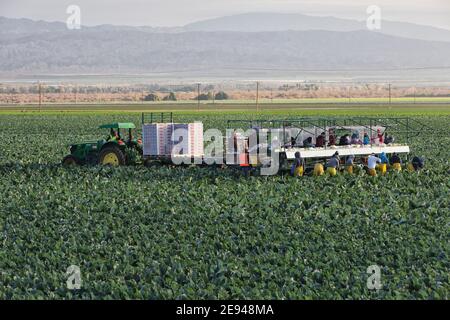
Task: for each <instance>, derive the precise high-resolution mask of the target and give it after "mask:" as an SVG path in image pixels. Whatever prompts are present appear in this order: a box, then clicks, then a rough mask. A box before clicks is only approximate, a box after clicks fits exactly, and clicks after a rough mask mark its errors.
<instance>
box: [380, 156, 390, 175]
mask: <svg viewBox="0 0 450 320" xmlns="http://www.w3.org/2000/svg"><path fill="white" fill-rule="evenodd" d="M380 160H381V163H380V164H379V165H378V170H379V171H380V172H381V174H385V173H386V171H387V164H388V163H389V160H388V158H387V156H386V153H385V152H382V153H381V155H380Z"/></svg>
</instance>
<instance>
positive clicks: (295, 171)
mask: <svg viewBox="0 0 450 320" xmlns="http://www.w3.org/2000/svg"><path fill="white" fill-rule="evenodd" d="M304 167H305V165H304V160H303V159H302V158H301V157H300V152H298V151H297V152H296V153H295V160H294V164H293V165H292V167H291V174H292V175H293V176H294V177H301V176H303V173H304V171H305V169H304Z"/></svg>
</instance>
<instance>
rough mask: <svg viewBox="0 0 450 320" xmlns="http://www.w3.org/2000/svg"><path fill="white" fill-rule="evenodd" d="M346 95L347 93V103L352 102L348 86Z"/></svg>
mask: <svg viewBox="0 0 450 320" xmlns="http://www.w3.org/2000/svg"><path fill="white" fill-rule="evenodd" d="M347 95H348V103H349V104H350V103H351V102H352V101H351V97H350V86H348V88H347Z"/></svg>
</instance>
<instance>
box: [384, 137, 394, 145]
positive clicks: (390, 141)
mask: <svg viewBox="0 0 450 320" xmlns="http://www.w3.org/2000/svg"><path fill="white" fill-rule="evenodd" d="M384 143H385V144H391V143H394V137H393V136H388V135H386V139H384Z"/></svg>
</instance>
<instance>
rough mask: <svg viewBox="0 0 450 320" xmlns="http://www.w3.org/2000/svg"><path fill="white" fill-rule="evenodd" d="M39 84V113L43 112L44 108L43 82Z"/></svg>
mask: <svg viewBox="0 0 450 320" xmlns="http://www.w3.org/2000/svg"><path fill="white" fill-rule="evenodd" d="M38 84H39V112H41V108H42V85H41V82H40V81H39V82H38Z"/></svg>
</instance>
